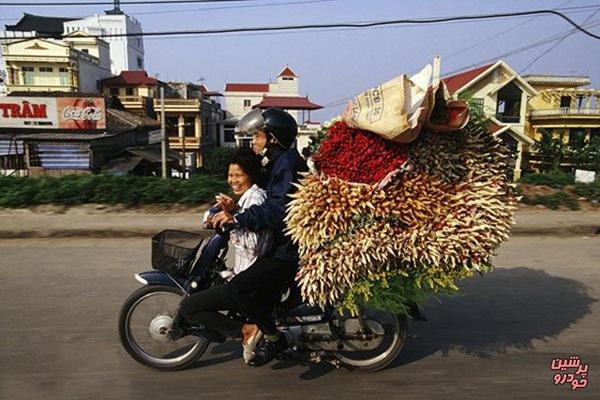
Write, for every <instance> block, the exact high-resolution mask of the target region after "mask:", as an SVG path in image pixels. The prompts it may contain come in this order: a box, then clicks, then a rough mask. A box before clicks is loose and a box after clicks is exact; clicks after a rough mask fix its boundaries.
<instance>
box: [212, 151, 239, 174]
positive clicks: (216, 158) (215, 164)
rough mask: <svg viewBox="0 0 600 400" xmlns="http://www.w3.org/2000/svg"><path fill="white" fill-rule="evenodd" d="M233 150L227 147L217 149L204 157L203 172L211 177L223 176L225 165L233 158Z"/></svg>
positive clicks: (225, 170) (225, 169)
mask: <svg viewBox="0 0 600 400" xmlns="http://www.w3.org/2000/svg"><path fill="white" fill-rule="evenodd" d="M233 153H235V149H231V148H228V147H217V148H215V149H212V150H210V151H208V152H206V154H205V155H204V172H205V173H207V174H211V175H219V176H225V175H226V174H227V164H228V163H229V160H231V158H232V157H233Z"/></svg>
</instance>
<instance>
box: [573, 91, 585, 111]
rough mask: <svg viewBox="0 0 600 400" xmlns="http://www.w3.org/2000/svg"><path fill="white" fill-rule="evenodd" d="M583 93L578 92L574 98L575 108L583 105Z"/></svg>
mask: <svg viewBox="0 0 600 400" xmlns="http://www.w3.org/2000/svg"><path fill="white" fill-rule="evenodd" d="M584 100H585V95H583V94H578V95H577V97H576V98H575V101H576V102H577V108H583V107H585V102H584Z"/></svg>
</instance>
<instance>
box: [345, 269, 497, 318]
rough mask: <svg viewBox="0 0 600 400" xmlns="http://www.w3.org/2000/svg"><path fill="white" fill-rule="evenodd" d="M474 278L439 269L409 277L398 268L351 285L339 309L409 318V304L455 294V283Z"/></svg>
mask: <svg viewBox="0 0 600 400" xmlns="http://www.w3.org/2000/svg"><path fill="white" fill-rule="evenodd" d="M484 269H488V267H484ZM489 269H491V267H489ZM471 275H472V272H470V271H468V270H464V271H460V272H456V271H446V270H443V269H442V268H440V267H437V268H436V267H433V268H419V270H418V271H413V272H412V273H410V274H405V273H402V272H399V270H397V269H396V270H394V271H393V272H382V273H379V274H370V275H369V276H368V277H367V278H365V279H362V280H359V281H358V282H356V283H355V284H354V285H353V286H352V288H351V289H350V290H349V291H348V293H347V294H346V297H345V298H344V299H343V300H342V301H341V302H340V303H339V304H338V306H337V308H338V309H339V310H340V311H341V310H348V311H349V312H350V313H351V314H352V315H357V314H358V310H359V308H360V307H372V308H377V309H383V310H388V311H391V312H394V313H396V314H405V315H406V314H408V311H409V310H408V306H409V304H410V303H416V304H421V303H424V302H425V300H427V299H428V298H429V296H431V295H433V294H434V293H442V294H445V295H453V294H454V293H456V292H458V290H459V289H458V287H457V286H456V284H455V281H456V280H458V279H461V278H464V277H467V276H471Z"/></svg>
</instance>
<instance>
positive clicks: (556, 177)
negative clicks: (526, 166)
mask: <svg viewBox="0 0 600 400" xmlns="http://www.w3.org/2000/svg"><path fill="white" fill-rule="evenodd" d="M520 182H521V183H527V184H530V185H545V186H550V187H553V188H556V189H561V188H563V187H565V186H567V185H572V184H573V183H575V177H574V176H573V175H571V174H564V173H561V172H556V173H548V174H529V175H525V176H523V177H522V178H521V180H520Z"/></svg>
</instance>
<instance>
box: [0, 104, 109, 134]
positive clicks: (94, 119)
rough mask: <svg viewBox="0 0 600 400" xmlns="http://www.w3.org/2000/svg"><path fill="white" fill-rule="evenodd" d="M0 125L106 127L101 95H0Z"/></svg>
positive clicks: (83, 128) (56, 127)
mask: <svg viewBox="0 0 600 400" xmlns="http://www.w3.org/2000/svg"><path fill="white" fill-rule="evenodd" d="M0 128H38V129H74V130H101V129H106V108H105V104H104V99H103V98H101V97H0Z"/></svg>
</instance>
